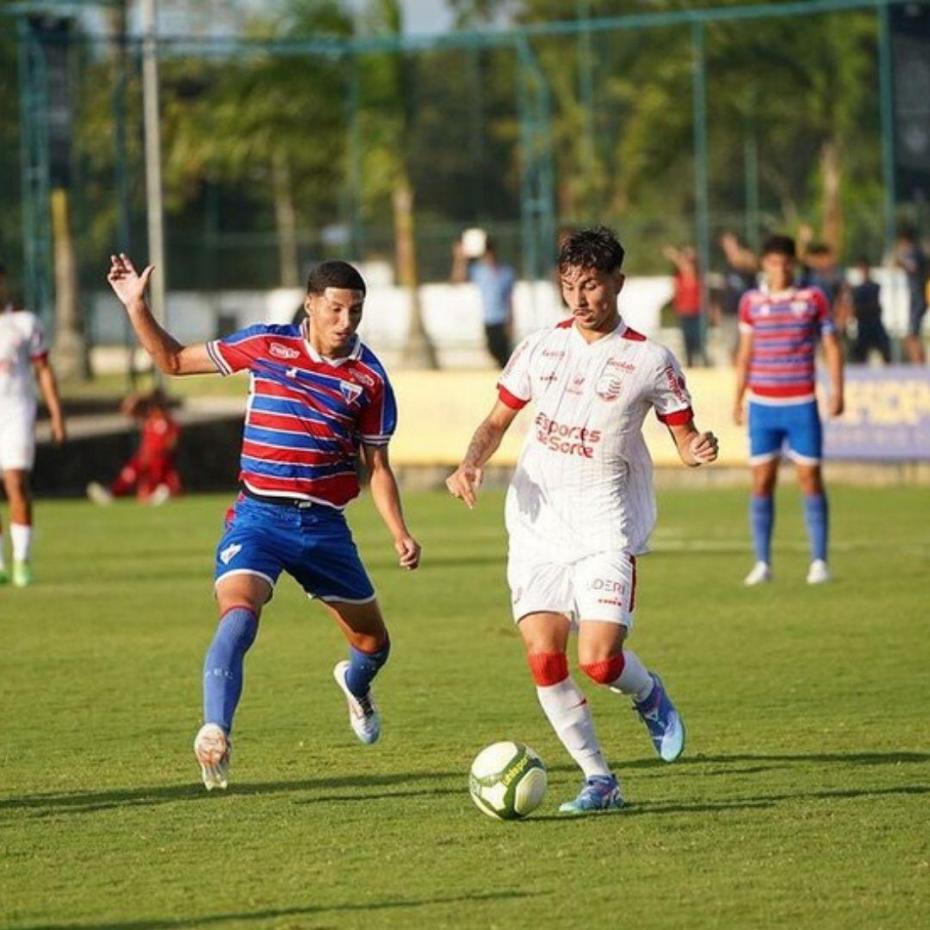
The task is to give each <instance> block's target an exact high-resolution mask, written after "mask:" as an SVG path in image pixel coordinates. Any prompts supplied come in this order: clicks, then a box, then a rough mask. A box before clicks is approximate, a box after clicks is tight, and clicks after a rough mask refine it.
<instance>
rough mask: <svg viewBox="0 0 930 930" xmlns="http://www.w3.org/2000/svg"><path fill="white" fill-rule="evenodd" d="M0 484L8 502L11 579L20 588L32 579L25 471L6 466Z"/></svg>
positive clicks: (28, 501)
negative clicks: (11, 562) (1, 483)
mask: <svg viewBox="0 0 930 930" xmlns="http://www.w3.org/2000/svg"><path fill="white" fill-rule="evenodd" d="M3 487H4V490H5V491H6V496H7V501H8V502H9V505H10V543H11V545H12V556H13V572H12V576H11V577H12V581H13V584H14V585H16V586H17V587H20V588H23V587H26V585H28V584H30V583H31V582H32V495H31V493H30V490H29V471H28V470H27V469H25V468H7V469H6V470H4V472H3Z"/></svg>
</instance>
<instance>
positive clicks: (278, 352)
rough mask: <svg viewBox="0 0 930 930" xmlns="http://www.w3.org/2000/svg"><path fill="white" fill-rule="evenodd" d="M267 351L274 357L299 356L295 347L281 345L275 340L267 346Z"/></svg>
mask: <svg viewBox="0 0 930 930" xmlns="http://www.w3.org/2000/svg"><path fill="white" fill-rule="evenodd" d="M268 351H269V352H270V353H271V354H272V355H273V356H274V357H275V358H300V353H299V352H298V351H297V350H296V349H291V348H288V347H287V346H282V345H280V344H279V343H277V342H272V343H271V345H269V346H268Z"/></svg>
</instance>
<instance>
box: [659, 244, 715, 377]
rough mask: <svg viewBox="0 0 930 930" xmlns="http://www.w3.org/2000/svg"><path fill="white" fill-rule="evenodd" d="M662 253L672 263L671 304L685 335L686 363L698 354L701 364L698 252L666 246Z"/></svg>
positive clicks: (704, 360) (703, 354) (704, 357)
mask: <svg viewBox="0 0 930 930" xmlns="http://www.w3.org/2000/svg"><path fill="white" fill-rule="evenodd" d="M662 254H663V255H664V256H665V257H666V258H667V259H668V260H669V261H670V262H671V263H672V264H673V265H674V266H675V280H674V287H675V293H674V295H673V297H672V304H673V306H674V308H675V314H676V316H677V317H678V324H679V326H680V327H681V335H682V338H683V339H684V344H685V364H686V365H687V366H688V367H689V368H690V367H691V366H692V365H694V364H695V360H696V359H698V358H700V360H701V362H700V363H701V365H704V366H706V365H707V353H706V352H705V350H704V332H703V328H704V321H703V319H702V313H701V307H702V304H703V294H702V289H703V284H702V281H701V276H700V274H699V273H698V266H697V255H696V254H695V251H694V249H693V248H691V246H686V247H685V248H683V249H676V248H674V247H673V246H666V247H665V248H664V249H663V250H662Z"/></svg>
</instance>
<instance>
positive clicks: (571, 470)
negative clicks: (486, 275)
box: [446, 227, 717, 814]
mask: <svg viewBox="0 0 930 930" xmlns="http://www.w3.org/2000/svg"><path fill="white" fill-rule="evenodd" d="M623 256H624V251H623V248H622V246H621V245H620V243H619V242H618V241H617V239H616V237H615V236H614V234H613V233H612V232H611V231H610V230H609V229H606V228H603V227H601V228H599V229H589V230H582V231H580V232H577V233H574V234H573V235H572V236H570V237H569V238H568V239H567V240H566V241H565V243H564V244H563V246H562V249H561V252H560V254H559V275H560V281H561V287H562V296H563V298H564V300H565V303H566V305H567V306H568V308H569V310H570V311H571V317H570V318H569V319H566V320H565V321H564V322H562V323H560V324H559V325H558V326H555V327H553V328H550V329H548V330H543V331H541V332H537V333H534V334H533V335H531V336H529V337H528V338H527V339H525V340H524V341H523V342H522V343H521V344H520V345H519V346H518V347H517V348H516V350H515V351H514V353H513V355H512V356H511V359H510V362H509V363H508V365H507V368H506V369H505V370H504V373H503V375H502V376H501V379H500V381H499V382H498V400H497V402H496V403H495V405H494V407H493V409H492V410H491V413H490V414H489V416H488V417H487V418H486V419H485V420H484V422H483V423H482V424H481V425H480V426H479V427H478V429H477V430H476V431H475V434H474V436H473V437H472V440H471V444H470V445H469V447H468V451H467V452H466V454H465V458H464V459H463V460H462V463H461V464H460V465H459V467H458V468H457V469H456V471H455V472H454V473H453V474H452V475H451V476H450V477H449V479H448V480H447V482H446V484H447V486H448V488H449V490H450V492H451V493H452V494H453V495H454V496H455V497H458V498H461V499H462V500H463V501H464V502H465V503H466V505H468V506H469V507H473V506H474V505H475V501H476V494H477V491H478V488H479V486H480V484H481V478H482V469H483V466H484V465H485V463H486V462H487V461H488V459H490V457H491V456H492V454H493V453H494V451H495V449H497V447H498V446H499V445H500V441H501V437H502V436H503V435H504V433H505V432H506V430H507V428H508V427H509V426H510V424H511V423H512V422H513V419H514V417H515V416H516V415H517V411H518V410H520V409H521V408H522V407H523V406H525V405H526V404H528V403H529V402H530V401H532V402H533V403H534V405H535V414H534V416H535V419H534V421H533V426H532V428H531V429H530V431H529V434H528V435H527V438H526V442H525V444H524V447H523V451H522V453H521V455H520V460H519V462H518V463H517V468H516V470H515V472H514V474H513V478H512V480H511V482H510V489H509V491H508V494H507V504H506V523H507V531H508V534H509V537H510V546H509V556H508V564H507V577H508V582H509V584H510V589H511V600H512V604H513V616H514V621H515V622H516V623H517V624H518V625H519V630H520V633H521V634H522V637H523V642H524V645H525V647H526V652H527V658H528V661H529V665H530V669H531V671H532V674H533V678H534V680H535V682H536V688H537V694H538V697H539V701H540V704H541V705H542V708H543V711H544V712H545V714H546V716H547V718H548V719H549V722H550V723H551V724H552V726H553V728H554V729H555V731H556V733H557V735H558V737H559V739H560V740H561V741H562V744H563V745H564V746H565V748H566V749H567V750H568V752H569V754H570V755H571V757H572V758H573V759H574V760H575V762H577V763H578V765H579V766H580V767H581V769H582V771H583V772H584V775H585V783H584V785H583V787H582V790H581V792H580V794H579V795H578V796H577V797H576V798H574V799H573V800H571V801H568V802H566V803H565V804H563V805H562V806H561V808H560V810H561V811H563V812H564V813H571V814H585V813H589V812H593V811H603V810H610V809H613V808H619V807H622V806H623V803H624V802H623V797H622V795H621V793H620V787H619V783H618V781H617V778H616V776H615V775H614V774H613V773H612V772H611V770H610V768H609V767H608V765H607V763H606V761H605V759H604V755H603V752H602V750H601V746H600V744H599V742H598V740H597V737H596V735H595V732H594V724H593V721H592V718H591V711H590V709H589V707H588V704H587V701H586V700H585V697H584V694H583V693H582V692H581V690H580V689H579V688H578V686H577V685H576V684H575V682H574V681H573V680H572V678H571V676H570V675H569V673H568V661H567V658H566V648H567V644H568V637H569V633H570V631H571V630H572V629H573V628H575V629H577V631H578V660H579V664H580V666H581V669H582V670H583V671H584V672H585V673H586V674H587V675H588V676H589V677H590V678H591V679H592V680H593V681H595V682H597V683H598V684H601V685H605V686H607V687H608V688H610V690H611V691H614V692H617V693H621V694H626V695H629V696H631V697H632V699H633V704H634V707H635V708H636V710H637V711H638V712H639V714H640V716H641V717H642V720H643V722H644V723H645V724H646V727H647V729H648V731H649V735H650V738H651V739H652V742H653V745H654V747H655V749H656V752H657V753H658V754H659V756H660V758H662V759H663V760H665V761H666V762H672V761H674V760H675V759H677V758H678V756H679V755H681V752H682V751H683V749H684V740H685V731H684V724H683V723H682V720H681V717H680V716H679V714H678V711H677V710H676V709H675V707H674V705H673V704H672V702H671V700H670V699H669V697H668V694H667V693H666V691H665V688H664V687H663V685H662V682H661V680H660V679H659V677H658V675H656V674H655V673H653V672H650V671H648V670H647V669H646V667H645V666H644V665H643V664H642V662H640V660H639V658H638V657H637V656H636V654H635V653H633V652H631V651H630V650H629V649H626V648H625V646H624V642H625V639H626V636H627V634H628V632H629V630H630V628H631V626H632V623H633V609H634V598H635V588H636V557H637V556H638V555H640V554H641V553H644V552H646V551H647V542H648V538H649V534H650V532H651V530H652V527H653V524H654V523H655V517H656V509H655V499H654V495H653V490H652V460H651V459H650V457H649V452H648V450H647V448H646V445H645V442H644V441H643V436H642V425H643V420H644V418H645V416H646V414H647V413H648V412H649V410H650V408H654V409H655V411H656V414H657V416H658V417H659V419H660V420H662V421H663V422H664V423H665V424H666V425H667V426H668V429H669V432H670V433H671V436H672V439H673V440H674V442H675V446H676V448H677V449H678V453H679V455H680V457H681V460H682V461H683V462H684V463H685V464H686V465H689V466H698V465H703V464H706V463H709V462H713V461H714V460H715V459H716V457H717V439H716V437H715V436H714V435H713V433H700V432H698V430H697V428H696V427H695V425H694V417H693V414H692V412H691V400H690V397H689V396H688V391H687V388H686V387H685V380H684V377H683V376H682V374H681V370H680V368H679V366H678V362H677V361H676V360H675V357H674V356H673V355H672V354H671V352H669V351H668V349H666V348H664V347H663V346H660V345H658V344H657V343H654V342H652V341H651V340H649V339H646V337H645V336H642V335H641V334H639V333H637V332H635V331H633V330H632V329H630V328H629V327H628V326H627V325H626V324H625V323H624V322H623V320H622V319H621V318H620V314H619V311H618V309H617V298H618V296H619V294H620V291H621V289H622V288H623V282H624V276H623V274H622V272H621V267H622V265H623Z"/></svg>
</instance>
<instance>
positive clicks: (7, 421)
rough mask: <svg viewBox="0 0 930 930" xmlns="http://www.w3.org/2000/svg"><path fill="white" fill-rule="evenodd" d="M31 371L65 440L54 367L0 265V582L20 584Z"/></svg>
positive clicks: (28, 542) (25, 575) (24, 574)
mask: <svg viewBox="0 0 930 930" xmlns="http://www.w3.org/2000/svg"><path fill="white" fill-rule="evenodd" d="M33 374H35V378H36V380H37V381H38V383H39V389H40V390H41V392H42V398H43V400H44V401H45V405H46V407H47V408H48V412H49V416H50V418H51V426H52V436H53V438H54V439H55V441H56V442H57V443H62V442H64V440H65V422H64V418H63V417H62V413H61V403H60V402H59V399H58V387H57V385H56V383H55V373H54V371H53V370H52V366H51V364H50V363H49V360H48V347H47V345H46V342H45V333H44V331H43V329H42V324H41V323H40V322H39V320H38V318H37V317H36V316H34V315H33V314H32V313H28V312H27V311H25V310H18V309H17V308H16V307H15V306H14V305H13V303H12V301H11V300H10V299H9V294H8V291H7V283H6V270H5V269H4V268H3V266H2V265H0V472H2V474H3V487H4V490H5V491H6V496H7V500H8V501H9V503H10V539H11V541H12V544H13V572H12V576H10V575H9V574H8V573H7V570H6V565H5V563H4V559H3V545H2V538H0V584H6V583H7V582H8V581H10V579H11V577H12V581H13V584H14V585H16V586H17V587H20V588H22V587H25V586H26V585H28V584H29V583H30V582H31V581H32V563H31V559H30V556H31V549H32V497H31V494H30V492H29V473H30V472H31V471H32V466H33V463H34V460H35V419H36V395H35V388H34V385H33Z"/></svg>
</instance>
